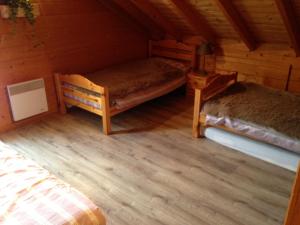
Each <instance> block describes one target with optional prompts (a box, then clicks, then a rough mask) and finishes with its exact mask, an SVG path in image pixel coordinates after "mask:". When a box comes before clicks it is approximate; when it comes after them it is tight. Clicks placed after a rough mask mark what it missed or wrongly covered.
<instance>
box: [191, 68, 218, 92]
mask: <svg viewBox="0 0 300 225" xmlns="http://www.w3.org/2000/svg"><path fill="white" fill-rule="evenodd" d="M214 75H215V74H214V73H209V74H207V75H203V74H201V73H199V72H190V73H189V74H188V75H187V85H186V94H187V96H194V94H195V90H194V88H193V87H194V86H195V85H194V83H197V86H198V87H205V86H206V85H207V83H208V82H209V80H210V78H211V77H213V76H214Z"/></svg>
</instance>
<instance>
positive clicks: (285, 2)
mask: <svg viewBox="0 0 300 225" xmlns="http://www.w3.org/2000/svg"><path fill="white" fill-rule="evenodd" d="M275 2H276V5H277V8H278V10H279V12H280V15H281V17H282V20H283V22H284V25H285V28H286V30H287V32H288V34H289V38H290V41H291V44H292V46H293V48H294V50H295V52H296V56H299V55H300V27H299V26H300V24H297V21H296V15H295V12H294V10H293V6H292V3H291V1H289V0H275Z"/></svg>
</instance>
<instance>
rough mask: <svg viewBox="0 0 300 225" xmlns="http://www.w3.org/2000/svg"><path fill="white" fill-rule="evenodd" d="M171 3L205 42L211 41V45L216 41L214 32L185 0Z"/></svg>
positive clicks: (174, 0) (173, 0)
mask: <svg viewBox="0 0 300 225" xmlns="http://www.w3.org/2000/svg"><path fill="white" fill-rule="evenodd" d="M171 1H172V2H173V4H174V5H175V7H176V8H177V9H178V11H180V12H181V13H182V15H183V16H184V17H185V19H186V20H187V21H188V23H189V24H190V25H191V26H192V27H193V28H194V30H195V31H196V32H197V33H198V34H199V35H201V36H203V38H204V39H205V40H206V41H211V42H213V43H214V42H215V41H216V34H215V32H214V31H213V30H212V29H211V27H210V26H209V25H208V23H207V22H206V20H205V19H204V18H203V17H202V16H201V15H200V14H199V13H198V12H197V11H196V10H195V9H194V8H193V7H192V6H191V5H190V4H189V3H188V2H187V1H186V0H171Z"/></svg>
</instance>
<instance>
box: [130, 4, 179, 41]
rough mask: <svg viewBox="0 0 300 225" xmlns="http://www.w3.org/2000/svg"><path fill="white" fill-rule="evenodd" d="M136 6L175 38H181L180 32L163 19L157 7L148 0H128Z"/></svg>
mask: <svg viewBox="0 0 300 225" xmlns="http://www.w3.org/2000/svg"><path fill="white" fill-rule="evenodd" d="M130 1H131V2H132V3H133V4H134V5H135V6H136V7H137V8H139V9H140V10H141V11H142V12H144V13H145V14H146V15H148V16H149V17H150V18H151V19H152V20H153V21H154V22H155V23H156V24H157V25H158V26H160V27H161V28H162V29H163V30H164V31H165V32H166V33H167V34H169V35H171V36H173V37H174V38H175V39H176V40H181V39H182V36H181V34H180V33H179V32H178V31H177V30H176V28H175V27H174V26H173V24H171V23H170V22H169V21H168V20H167V19H165V18H164V17H163V16H162V15H161V14H160V12H159V11H158V9H156V8H155V7H154V6H153V5H152V4H151V3H150V2H149V1H148V0H130Z"/></svg>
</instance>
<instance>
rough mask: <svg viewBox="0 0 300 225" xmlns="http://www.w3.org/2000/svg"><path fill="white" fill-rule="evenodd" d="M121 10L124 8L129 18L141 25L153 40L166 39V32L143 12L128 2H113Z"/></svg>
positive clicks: (120, 0)
mask: <svg viewBox="0 0 300 225" xmlns="http://www.w3.org/2000/svg"><path fill="white" fill-rule="evenodd" d="M112 1H113V2H114V3H115V4H117V5H118V6H119V7H120V8H122V9H123V10H124V11H125V12H126V13H127V14H128V15H129V16H131V17H133V19H134V20H135V21H136V22H137V23H140V24H141V25H142V26H143V27H145V28H146V29H147V30H149V32H150V33H151V36H152V38H154V39H161V38H163V37H164V31H163V30H162V29H161V28H160V27H159V26H157V25H156V24H155V23H154V22H153V21H152V20H151V19H150V18H149V17H148V16H147V15H145V14H144V13H143V12H141V11H140V10H139V9H138V8H137V7H136V6H135V5H134V4H132V3H131V2H130V1H128V0H112Z"/></svg>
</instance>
